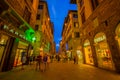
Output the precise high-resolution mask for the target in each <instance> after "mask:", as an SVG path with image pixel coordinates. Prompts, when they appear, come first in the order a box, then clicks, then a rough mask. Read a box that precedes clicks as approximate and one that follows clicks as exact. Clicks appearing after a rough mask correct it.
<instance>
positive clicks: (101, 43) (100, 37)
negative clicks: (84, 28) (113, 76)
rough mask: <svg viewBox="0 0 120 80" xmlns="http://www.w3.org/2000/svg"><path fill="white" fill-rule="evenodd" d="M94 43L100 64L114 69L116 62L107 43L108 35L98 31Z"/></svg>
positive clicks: (102, 66)
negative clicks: (114, 62)
mask: <svg viewBox="0 0 120 80" xmlns="http://www.w3.org/2000/svg"><path fill="white" fill-rule="evenodd" d="M94 43H95V44H94V45H95V49H96V54H97V59H98V66H99V67H101V68H105V69H109V70H114V64H113V61H112V56H111V52H110V49H109V45H108V44H107V40H106V35H105V34H104V33H98V34H97V35H96V36H95V38H94Z"/></svg>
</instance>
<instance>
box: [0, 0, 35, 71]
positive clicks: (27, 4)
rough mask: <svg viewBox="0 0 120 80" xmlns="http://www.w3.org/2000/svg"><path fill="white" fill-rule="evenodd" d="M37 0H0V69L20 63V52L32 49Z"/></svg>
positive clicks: (5, 69)
mask: <svg viewBox="0 0 120 80" xmlns="http://www.w3.org/2000/svg"><path fill="white" fill-rule="evenodd" d="M36 5H37V0H31V1H25V0H1V1H0V50H1V52H0V71H8V70H10V69H12V68H13V66H18V65H21V57H22V56H21V55H22V54H21V53H22V52H23V51H24V52H25V53H26V54H25V55H26V56H27V57H28V56H29V55H30V54H31V50H32V38H33V37H34V23H35V21H36V8H35V7H36Z"/></svg>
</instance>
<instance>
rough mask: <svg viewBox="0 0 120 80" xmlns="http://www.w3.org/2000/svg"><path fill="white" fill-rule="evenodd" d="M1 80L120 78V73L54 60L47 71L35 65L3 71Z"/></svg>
mask: <svg viewBox="0 0 120 80" xmlns="http://www.w3.org/2000/svg"><path fill="white" fill-rule="evenodd" d="M0 80H120V74H117V73H114V72H111V71H106V70H102V69H99V68H96V67H93V66H90V65H84V64H73V63H72V62H69V63H62V62H60V63H57V62H54V63H51V64H50V68H49V69H47V70H46V71H45V72H41V71H39V70H37V71H36V70H35V65H28V66H25V69H24V70H21V68H20V67H17V68H15V69H13V70H11V71H8V72H1V73H0Z"/></svg>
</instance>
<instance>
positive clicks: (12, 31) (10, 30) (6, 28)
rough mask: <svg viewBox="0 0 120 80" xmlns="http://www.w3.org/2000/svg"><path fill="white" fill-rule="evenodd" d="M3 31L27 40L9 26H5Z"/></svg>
mask: <svg viewBox="0 0 120 80" xmlns="http://www.w3.org/2000/svg"><path fill="white" fill-rule="evenodd" d="M3 29H4V30H6V31H8V32H10V33H13V34H15V35H17V36H19V37H21V38H23V39H26V37H25V35H23V34H21V33H20V32H19V31H16V30H15V29H13V28H10V27H8V26H7V25H4V26H3Z"/></svg>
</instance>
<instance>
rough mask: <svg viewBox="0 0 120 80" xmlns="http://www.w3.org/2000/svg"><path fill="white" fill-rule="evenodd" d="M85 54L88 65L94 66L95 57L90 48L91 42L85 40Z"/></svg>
mask: <svg viewBox="0 0 120 80" xmlns="http://www.w3.org/2000/svg"><path fill="white" fill-rule="evenodd" d="M84 53H85V62H86V64H92V65H93V64H94V62H93V55H92V50H91V46H90V42H89V40H85V42H84Z"/></svg>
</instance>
